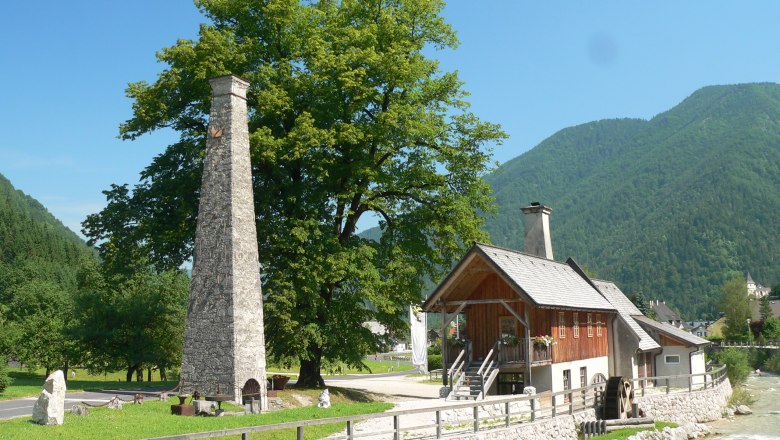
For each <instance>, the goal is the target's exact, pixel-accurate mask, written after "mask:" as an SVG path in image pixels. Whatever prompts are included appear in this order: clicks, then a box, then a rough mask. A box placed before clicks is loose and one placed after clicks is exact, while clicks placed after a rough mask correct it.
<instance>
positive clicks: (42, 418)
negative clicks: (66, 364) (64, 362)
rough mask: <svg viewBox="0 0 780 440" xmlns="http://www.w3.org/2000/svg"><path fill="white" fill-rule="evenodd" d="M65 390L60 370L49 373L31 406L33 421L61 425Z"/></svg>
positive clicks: (63, 418) (63, 416) (63, 414)
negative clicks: (33, 404)
mask: <svg viewBox="0 0 780 440" xmlns="http://www.w3.org/2000/svg"><path fill="white" fill-rule="evenodd" d="M65 390H66V386H65V375H64V374H62V370H57V371H55V372H54V373H51V374H50V375H49V377H47V378H46V383H45V384H44V385H43V390H41V394H40V396H38V400H37V401H35V406H33V414H32V420H33V422H35V423H38V424H39V425H62V423H63V422H64V421H65Z"/></svg>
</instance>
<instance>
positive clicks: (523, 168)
mask: <svg viewBox="0 0 780 440" xmlns="http://www.w3.org/2000/svg"><path fill="white" fill-rule="evenodd" d="M488 181H489V182H490V183H491V185H492V186H493V189H494V195H495V197H496V202H497V204H498V206H499V209H498V212H497V214H496V215H495V216H494V217H493V218H490V219H488V222H487V229H488V231H489V232H490V236H491V239H492V241H493V242H494V243H495V244H498V245H502V246H506V247H510V248H514V249H522V242H523V226H522V219H521V218H520V217H521V215H522V214H521V213H520V207H521V206H525V205H527V204H528V203H529V202H532V201H539V202H541V203H543V204H545V205H547V206H550V207H552V208H553V215H552V219H551V224H552V226H551V228H552V239H553V249H554V251H555V257H556V259H557V260H565V259H566V258H567V257H569V256H571V257H573V258H574V259H575V260H577V261H578V262H579V263H580V264H583V265H585V266H587V267H588V268H589V269H590V271H591V272H593V273H595V274H596V275H597V276H598V277H600V278H605V279H611V280H614V281H616V282H617V283H618V284H619V285H620V286H621V288H622V289H623V291H625V292H626V293H629V294H630V293H632V292H637V291H642V292H643V293H644V294H645V296H647V297H648V298H658V299H664V300H667V302H669V303H671V304H672V305H673V306H676V307H677V308H678V309H679V311H680V312H681V313H682V315H683V317H684V318H689V319H692V318H700V317H704V316H710V317H712V316H715V315H716V314H717V303H718V300H719V298H720V294H721V288H722V286H723V284H724V282H725V281H726V280H727V279H728V278H731V277H733V276H735V275H739V274H742V273H743V272H744V271H746V270H749V271H750V273H751V274H752V276H753V278H754V279H755V280H757V281H759V282H761V283H762V284H764V285H770V286H771V285H775V284H776V283H778V282H780V264H777V262H776V261H775V260H777V259H778V257H780V221H777V219H775V215H776V213H778V212H780V85H778V84H741V85H731V86H712V87H705V88H703V89H700V90H698V91H697V92H695V93H694V94H693V95H691V96H690V97H688V98H687V99H685V100H684V101H683V102H682V103H680V104H679V105H677V106H676V107H674V108H672V109H671V110H669V111H667V112H664V113H661V114H659V115H658V116H656V117H654V118H652V119H651V120H649V121H645V120H637V119H622V120H604V121H598V122H592V123H588V124H583V125H580V126H576V127H571V128H566V129H564V130H561V131H560V132H558V133H556V134H554V135H553V136H551V137H550V138H548V139H547V140H545V141H544V142H542V143H541V144H539V145H538V146H537V147H535V148H533V149H532V150H530V151H528V152H527V153H525V154H523V155H521V156H519V157H517V158H515V159H513V160H511V161H509V162H507V163H506V164H504V165H502V166H501V167H500V168H499V169H498V170H496V171H495V172H494V173H493V174H491V175H490V176H488Z"/></svg>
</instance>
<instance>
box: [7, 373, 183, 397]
mask: <svg viewBox="0 0 780 440" xmlns="http://www.w3.org/2000/svg"><path fill="white" fill-rule="evenodd" d="M121 374H122V373H111V374H100V375H91V374H89V373H88V372H87V371H86V370H78V372H77V373H76V377H75V378H72V377H71V378H68V381H67V384H66V386H67V388H68V391H88V390H106V389H110V390H129V389H132V390H136V389H149V388H161V389H166V388H173V387H174V386H176V384H177V383H178V381H179V378H178V377H176V378H175V380H169V381H166V382H163V381H152V382H124V381H121V380H117V379H118V377H119V375H121ZM8 376H9V377H10V379H11V383H10V385H9V386H8V388H6V389H5V391H4V392H3V394H0V400H7V399H16V398H19V397H30V396H37V395H38V394H40V392H41V388H43V384H44V382H46V377H45V376H44V371H43V370H41V371H35V372H29V371H27V370H21V369H9V371H8Z"/></svg>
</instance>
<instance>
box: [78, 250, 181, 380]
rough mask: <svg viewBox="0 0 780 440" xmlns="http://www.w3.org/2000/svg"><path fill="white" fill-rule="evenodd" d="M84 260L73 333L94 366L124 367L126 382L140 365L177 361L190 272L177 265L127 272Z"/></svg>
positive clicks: (168, 364) (98, 368)
mask: <svg viewBox="0 0 780 440" xmlns="http://www.w3.org/2000/svg"><path fill="white" fill-rule="evenodd" d="M100 269H101V268H100V267H98V266H97V265H94V264H93V265H85V267H84V268H83V269H82V272H81V273H80V277H79V278H80V286H79V293H78V295H76V306H75V311H76V313H75V314H76V320H77V321H78V322H79V325H78V326H77V327H76V336H77V337H78V339H79V340H80V341H81V343H82V344H83V346H84V347H85V349H86V351H87V352H88V354H87V355H85V362H86V363H87V365H88V366H89V367H90V368H91V369H92V370H94V371H101V372H106V371H115V370H117V369H124V370H125V371H126V373H127V377H126V379H127V381H128V382H129V381H130V380H131V379H132V377H133V374H134V373H135V374H136V375H137V376H138V378H139V380H140V378H141V377H142V373H143V369H144V368H151V367H153V366H156V367H159V368H160V370H161V372H164V371H165V369H166V368H169V367H171V366H177V365H179V364H180V363H181V351H182V341H183V338H184V318H185V316H186V315H185V314H186V309H187V298H188V293H189V278H188V277H187V275H186V274H184V273H183V272H181V271H175V270H171V271H166V272H163V273H155V272H153V271H150V270H146V271H140V272H137V273H135V274H132V275H130V276H127V275H125V274H119V275H117V274H110V273H104V272H102V271H101V270H100Z"/></svg>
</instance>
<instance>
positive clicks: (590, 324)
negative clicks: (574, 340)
mask: <svg viewBox="0 0 780 440" xmlns="http://www.w3.org/2000/svg"><path fill="white" fill-rule="evenodd" d="M588 337H589V338H592V337H593V313H588Z"/></svg>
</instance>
